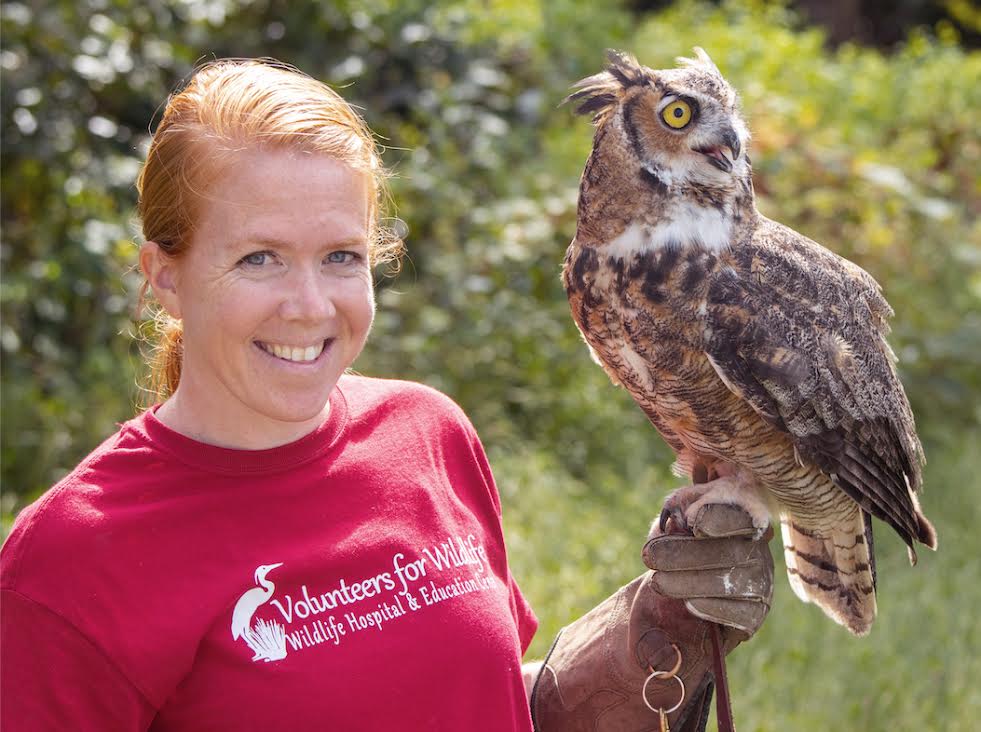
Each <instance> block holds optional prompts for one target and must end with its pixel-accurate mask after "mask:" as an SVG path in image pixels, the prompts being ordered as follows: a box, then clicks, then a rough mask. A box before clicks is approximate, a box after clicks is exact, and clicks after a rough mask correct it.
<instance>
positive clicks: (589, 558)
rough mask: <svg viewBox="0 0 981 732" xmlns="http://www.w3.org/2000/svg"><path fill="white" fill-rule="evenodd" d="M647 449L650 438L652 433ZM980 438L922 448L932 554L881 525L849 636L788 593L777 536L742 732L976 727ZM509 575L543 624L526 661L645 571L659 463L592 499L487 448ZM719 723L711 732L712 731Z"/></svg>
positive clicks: (745, 651)
mask: <svg viewBox="0 0 981 732" xmlns="http://www.w3.org/2000/svg"><path fill="white" fill-rule="evenodd" d="M651 439H652V440H656V439H657V437H656V436H655V435H654V434H653V433H652V435H651ZM978 444H981V430H978V429H974V430H973V431H970V432H968V433H967V434H963V435H959V436H956V437H951V438H950V439H947V440H945V441H944V442H943V443H941V444H935V445H932V446H928V455H929V456H930V463H929V464H928V466H927V469H926V486H927V491H926V493H925V495H924V497H923V507H924V510H925V512H926V513H927V515H928V516H929V517H930V518H931V520H932V521H933V523H934V525H935V526H936V528H937V531H938V534H939V539H940V541H939V544H940V548H939V551H938V552H937V553H936V554H934V553H932V552H930V551H929V550H923V551H920V552H919V555H920V561H919V563H918V565H917V566H916V567H913V568H911V567H910V566H909V564H908V561H907V558H906V551H905V547H904V545H903V544H902V542H901V541H900V540H899V539H898V537H896V536H895V535H894V534H893V533H892V532H891V531H890V530H889V529H888V527H886V526H885V525H884V524H881V523H880V524H877V525H876V539H877V541H876V550H877V551H876V554H877V558H878V567H879V592H878V605H879V615H878V619H877V620H876V624H875V626H874V627H873V629H872V632H871V633H870V635H869V636H867V637H866V638H853V637H852V636H850V635H849V634H848V633H847V632H846V631H845V630H844V629H842V628H840V627H838V626H837V625H834V624H833V623H832V622H831V621H830V620H828V619H826V618H825V617H824V615H823V613H821V611H820V610H818V609H817V608H816V607H814V606H813V605H805V604H803V603H801V602H800V601H798V600H797V598H796V597H795V596H794V595H793V593H792V592H791V590H790V587H789V585H788V583H787V578H786V574H785V573H784V567H783V562H782V557H781V554H782V552H781V551H780V545H779V537H778V538H777V539H776V540H774V542H773V543H772V544H771V549H772V550H773V553H774V557H775V560H776V592H775V597H774V604H773V608H772V610H771V612H770V616H769V618H768V619H767V621H766V623H765V625H764V627H763V629H762V630H761V631H760V633H759V634H758V635H757V636H756V638H754V639H753V640H752V641H751V642H749V643H747V644H745V645H743V646H741V647H740V648H739V649H737V650H736V651H735V652H734V653H733V654H732V655H731V656H730V659H729V673H730V683H731V687H732V693H733V705H734V713H735V716H736V721H737V723H738V725H739V728H740V729H741V730H743V731H744V732H746V731H747V730H750V731H757V732H770V731H774V732H775V731H776V730H788V729H791V730H819V729H843V730H898V731H902V730H925V729H929V730H947V731H948V732H958V731H961V730H963V731H964V732H967V731H968V730H974V729H977V719H978V718H979V717H981V689H979V687H978V685H977V679H979V678H981V659H979V657H978V653H979V651H981V623H979V621H978V617H977V614H978V611H979V610H981V568H979V564H978V558H979V557H981V507H979V499H981V491H979V490H978V489H979V488H981V479H979V477H978V476H979V473H981V457H979V454H978V452H977V449H976V445H978ZM492 462H493V464H494V469H495V473H496V477H497V481H498V484H499V487H500V489H501V493H502V497H503V501H504V510H505V513H504V519H505V528H506V531H507V538H508V546H509V553H510V557H511V563H512V567H513V571H514V573H515V575H516V577H517V578H518V582H519V584H520V585H521V587H522V589H523V590H524V592H525V594H526V595H527V597H528V598H529V600H530V601H531V603H532V606H533V607H534V608H535V610H536V612H537V613H538V615H539V619H540V620H541V627H540V629H539V632H538V635H537V637H536V638H535V641H534V643H533V644H532V647H531V648H530V649H529V654H528V658H534V657H540V656H541V655H542V654H543V653H544V652H545V651H546V650H547V648H548V646H549V644H550V643H551V640H552V638H553V637H554V635H555V632H556V631H557V630H558V628H560V627H561V626H562V625H564V624H566V623H568V622H571V621H572V620H574V619H575V618H576V617H578V616H579V615H581V614H582V613H583V612H585V611H586V610H588V609H589V608H591V607H592V606H594V605H595V604H597V603H598V602H600V601H601V600H602V599H603V598H604V597H606V596H607V595H609V594H610V593H612V592H613V591H615V590H616V588H617V587H619V586H620V585H621V584H622V583H624V582H626V581H628V580H629V579H631V578H632V577H634V576H636V575H637V574H639V573H640V572H642V571H643V570H644V569H645V568H644V567H643V565H642V563H641V561H640V547H641V546H642V543H643V540H644V538H645V537H646V535H647V529H648V524H649V523H650V521H651V520H652V519H653V518H654V517H655V516H656V515H657V514H658V513H659V511H660V505H661V501H662V500H663V498H664V495H665V494H666V493H667V492H668V491H669V490H671V489H672V488H674V487H677V486H678V485H679V484H680V481H679V479H677V478H673V477H671V476H670V475H669V474H668V471H667V466H663V465H661V466H652V467H651V470H650V475H649V479H647V480H642V481H635V484H634V485H629V486H626V485H620V486H617V485H611V484H609V483H607V484H606V485H605V486H603V487H602V488H601V489H596V488H593V487H590V486H588V485H585V484H584V483H582V482H581V481H577V480H575V479H573V478H571V477H569V476H568V475H567V474H565V472H564V471H563V469H562V467H561V466H560V465H557V464H556V463H555V461H554V460H553V459H551V458H550V457H549V455H548V453H547V452H544V451H541V450H536V449H527V450H524V451H519V452H517V453H510V454H505V453H503V452H500V453H495V452H492ZM714 729H715V727H714V720H713V721H712V722H710V724H709V730H714Z"/></svg>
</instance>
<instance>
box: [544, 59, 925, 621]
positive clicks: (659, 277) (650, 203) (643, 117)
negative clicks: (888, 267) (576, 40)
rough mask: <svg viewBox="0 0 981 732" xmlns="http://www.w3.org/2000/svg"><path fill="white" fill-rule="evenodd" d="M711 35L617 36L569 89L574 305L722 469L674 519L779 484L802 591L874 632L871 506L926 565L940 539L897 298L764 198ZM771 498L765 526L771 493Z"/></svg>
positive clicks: (666, 428) (703, 462)
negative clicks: (653, 47) (577, 163)
mask: <svg viewBox="0 0 981 732" xmlns="http://www.w3.org/2000/svg"><path fill="white" fill-rule="evenodd" d="M695 52H696V56H697V58H696V59H679V61H680V64H681V65H680V67H679V68H676V69H668V70H661V71H655V70H652V69H649V68H646V67H644V66H641V65H640V64H639V63H638V62H637V61H636V60H635V59H634V58H632V57H630V56H627V55H625V54H621V53H617V52H611V53H610V56H609V59H610V64H609V66H608V67H607V69H606V71H604V72H602V73H600V74H597V75H595V76H591V77H589V78H587V79H583V80H582V81H580V82H579V83H578V84H577V85H576V87H575V88H576V89H578V91H576V92H575V93H573V94H572V95H571V96H570V97H569V99H570V100H572V101H575V102H578V103H579V106H578V109H577V111H578V112H579V113H583V114H592V115H593V121H594V124H595V125H596V132H595V137H594V139H593V149H592V153H591V154H590V156H589V160H588V162H587V163H586V169H585V171H584V173H583V176H582V181H581V184H580V190H579V215H578V222H577V228H576V236H575V239H574V240H573V242H572V244H571V245H570V246H569V250H568V252H567V254H566V259H565V266H564V269H563V281H564V283H565V287H566V291H567V293H568V296H569V302H570V305H571V307H572V313H573V317H574V318H575V321H576V323H577V325H578V326H579V329H580V330H581V331H582V334H583V337H584V338H585V340H586V343H587V344H588V345H589V346H590V348H591V350H592V352H593V355H594V357H595V358H596V360H597V361H598V362H599V363H600V365H602V366H603V368H604V369H605V370H606V372H607V373H608V374H609V376H610V377H611V379H612V380H613V381H614V383H617V384H621V385H623V386H624V387H625V388H626V389H627V390H628V391H629V392H630V394H631V395H632V396H633V398H634V399H635V400H636V401H637V403H638V404H639V405H640V407H641V409H643V410H644V412H645V413H646V414H647V416H648V417H649V418H650V420H651V422H652V423H653V424H654V426H655V427H656V428H657V430H658V431H659V432H660V433H661V435H662V436H663V437H664V439H665V440H666V441H667V442H668V444H669V445H670V446H671V447H672V448H673V449H674V451H675V452H676V453H677V458H678V460H677V463H676V469H677V470H678V472H679V473H682V474H684V473H687V474H688V475H690V476H691V477H692V479H693V483H703V485H693V486H692V487H688V488H685V489H682V490H680V491H677V492H676V493H675V494H673V495H672V496H670V497H669V499H668V501H667V502H666V513H665V514H662V522H663V521H664V519H665V517H666V516H668V517H671V516H673V517H674V520H681V521H682V522H683V521H684V519H685V517H686V516H687V517H688V519H692V518H694V513H693V512H695V511H697V510H698V509H699V508H700V506H701V505H702V504H703V503H704V502H705V501H706V500H718V499H719V498H720V496H721V497H722V499H723V500H733V501H738V502H740V503H744V504H750V505H751V506H752V504H753V494H754V493H755V492H756V490H757V487H762V488H763V489H764V490H763V491H762V494H761V495H760V496H759V498H762V499H763V501H764V502H765V504H768V506H769V508H770V510H772V511H775V512H777V513H778V514H779V516H780V522H781V528H782V533H783V542H784V551H785V557H786V563H787V572H788V574H789V577H790V582H791V585H792V586H793V589H794V591H795V592H796V594H797V595H798V596H799V597H800V598H801V599H802V600H804V601H813V602H814V603H816V604H817V605H819V606H820V607H821V608H822V609H823V610H824V611H825V613H827V614H828V615H829V616H830V617H831V618H833V619H834V620H835V621H836V622H838V623H840V624H842V625H844V626H846V627H847V628H848V629H849V630H850V631H851V632H853V633H855V634H857V635H863V634H865V633H867V632H868V630H869V629H870V627H871V625H872V621H873V620H874V618H875V607H876V605H875V564H874V552H873V545H872V526H871V519H870V516H875V517H877V518H879V519H881V520H883V521H885V522H886V523H888V524H889V525H890V526H892V527H893V528H894V529H895V530H896V532H897V533H898V534H899V535H900V536H901V537H902V539H903V541H905V542H906V544H907V546H909V553H910V561H911V562H915V559H916V554H915V552H914V550H913V544H914V542H921V543H923V544H925V545H926V546H928V547H930V548H931V549H935V548H936V545H937V539H936V532H935V531H934V529H933V526H931V524H930V522H929V521H928V520H927V519H926V517H925V516H924V515H923V513H922V512H921V510H920V507H919V504H918V502H917V497H916V493H917V491H918V490H919V489H920V486H921V481H922V474H921V464H922V462H923V450H922V447H921V446H920V442H919V439H918V438H917V436H916V432H915V428H914V424H913V415H912V412H911V410H910V406H909V402H908V401H907V399H906V395H905V393H904V391H903V387H902V385H901V383H900V381H899V378H898V377H897V375H896V370H895V368H894V366H893V364H894V361H895V357H894V355H893V353H892V351H891V350H890V348H889V346H888V344H887V343H886V340H885V335H886V334H887V333H888V331H889V326H888V324H887V322H886V321H887V318H889V317H890V316H891V315H892V310H891V308H890V307H889V305H888V303H887V302H886V301H885V299H883V297H882V294H881V291H880V287H879V285H878V283H877V282H876V281H875V280H874V279H873V278H872V277H871V276H870V275H869V274H868V273H866V272H865V271H864V270H862V269H861V268H859V267H858V266H856V265H855V264H853V263H851V262H849V261H847V260H845V259H843V258H841V257H839V256H837V255H836V254H833V253H832V252H830V251H828V250H827V249H825V248H824V247H822V246H821V245H819V244H817V243H816V242H814V241H811V240H810V239H808V238H806V237H804V236H802V235H800V234H798V233H797V232H795V231H793V230H791V229H788V228H787V227H786V226H783V225H781V224H779V223H777V222H775V221H771V220H769V219H767V218H766V217H764V216H762V215H761V214H760V213H759V212H758V211H757V210H756V205H755V202H754V196H753V183H752V171H751V167H750V161H749V158H748V156H747V155H746V147H747V143H748V141H749V132H748V130H747V127H746V125H745V123H744V122H743V120H742V119H741V117H740V114H739V110H738V101H737V96H736V93H735V92H734V91H733V89H732V87H730V86H729V84H728V83H727V82H726V81H725V79H723V78H722V75H721V73H720V72H719V70H718V69H717V68H716V66H715V64H713V63H712V61H711V59H709V57H708V55H707V54H706V53H705V52H704V51H702V49H700V48H696V49H695ZM706 480H708V482H707V483H706V482H705V481H706ZM752 510H753V511H754V512H755V517H756V521H757V525H758V526H759V527H760V528H761V530H762V528H763V527H765V526H766V524H767V522H768V519H769V516H768V513H767V507H766V506H765V505H763V503H760V502H758V501H757V503H756V504H755V508H753V509H752Z"/></svg>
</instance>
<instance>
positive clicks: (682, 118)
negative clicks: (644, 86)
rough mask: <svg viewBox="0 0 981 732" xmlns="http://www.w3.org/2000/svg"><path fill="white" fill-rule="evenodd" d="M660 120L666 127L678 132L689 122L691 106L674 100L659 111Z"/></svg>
mask: <svg viewBox="0 0 981 732" xmlns="http://www.w3.org/2000/svg"><path fill="white" fill-rule="evenodd" d="M661 119H663V120H664V123H665V124H666V125H667V126H668V127H670V128H672V129H675V130H680V129H682V128H684V127H686V126H687V125H688V123H689V122H691V106H690V105H689V104H688V102H683V101H681V100H680V99H676V100H675V101H673V102H671V104H669V105H668V106H666V107H665V108H664V109H663V110H661Z"/></svg>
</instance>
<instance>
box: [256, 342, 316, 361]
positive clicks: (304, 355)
mask: <svg viewBox="0 0 981 732" xmlns="http://www.w3.org/2000/svg"><path fill="white" fill-rule="evenodd" d="M259 345H261V346H262V348H263V350H265V351H267V352H268V353H271V354H272V355H274V356H276V357H277V358H282V359H285V360H286V361H313V360H314V359H316V358H317V356H319V355H320V354H321V352H323V350H324V341H321V342H320V343H318V344H317V345H315V346H307V347H306V348H301V347H299V346H281V345H279V344H278V343H260V344H259Z"/></svg>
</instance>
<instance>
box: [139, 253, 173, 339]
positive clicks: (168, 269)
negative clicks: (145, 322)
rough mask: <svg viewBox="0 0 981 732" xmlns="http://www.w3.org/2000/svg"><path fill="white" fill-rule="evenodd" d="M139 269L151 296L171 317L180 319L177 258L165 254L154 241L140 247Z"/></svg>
mask: <svg viewBox="0 0 981 732" xmlns="http://www.w3.org/2000/svg"><path fill="white" fill-rule="evenodd" d="M140 269H141V270H143V276H144V277H146V281H147V283H149V285H150V289H151V290H152V291H153V296H154V297H155V298H156V299H157V302H159V303H160V304H161V305H162V306H163V308H164V310H166V311H167V313H168V314H169V315H170V317H172V318H176V319H178V320H179V319H180V317H181V303H180V296H179V295H178V294H177V280H178V277H177V275H178V271H177V260H176V259H175V258H174V257H172V256H171V255H169V254H167V252H165V251H164V250H163V249H162V248H161V247H160V245H159V244H157V242H155V241H148V242H144V243H143V245H142V246H141V247H140Z"/></svg>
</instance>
